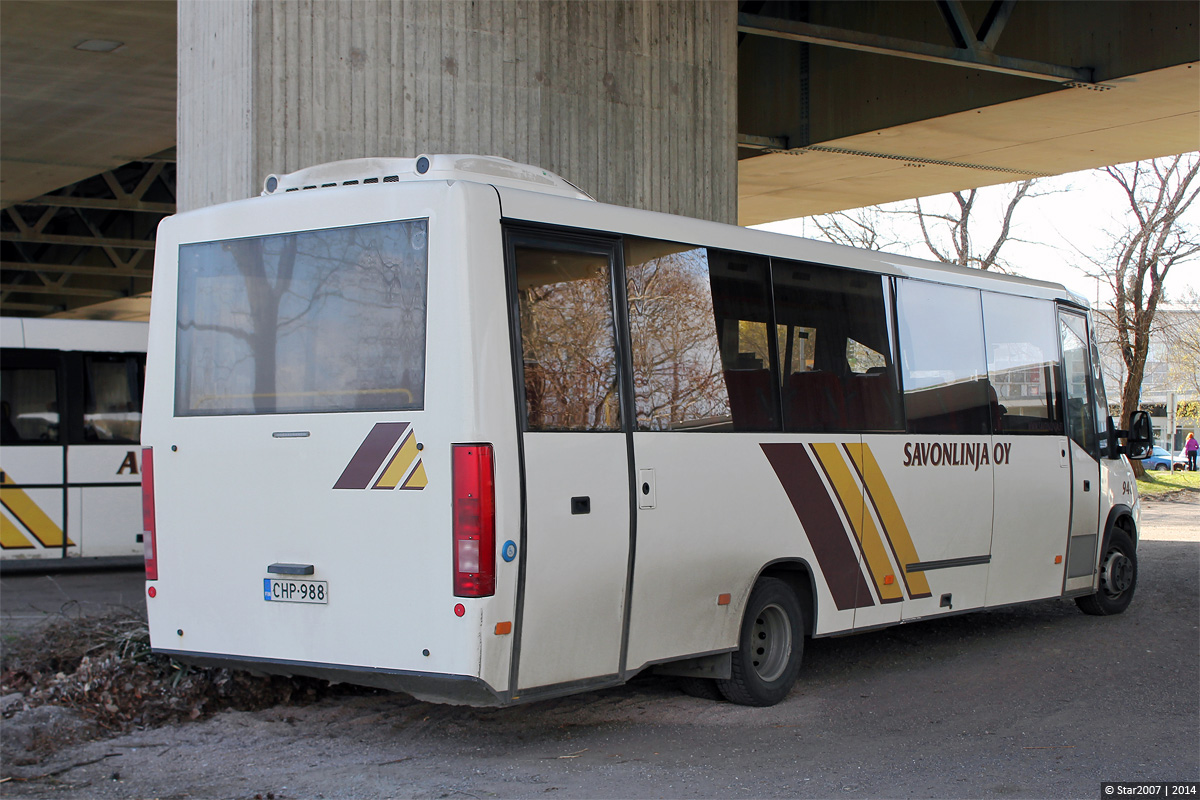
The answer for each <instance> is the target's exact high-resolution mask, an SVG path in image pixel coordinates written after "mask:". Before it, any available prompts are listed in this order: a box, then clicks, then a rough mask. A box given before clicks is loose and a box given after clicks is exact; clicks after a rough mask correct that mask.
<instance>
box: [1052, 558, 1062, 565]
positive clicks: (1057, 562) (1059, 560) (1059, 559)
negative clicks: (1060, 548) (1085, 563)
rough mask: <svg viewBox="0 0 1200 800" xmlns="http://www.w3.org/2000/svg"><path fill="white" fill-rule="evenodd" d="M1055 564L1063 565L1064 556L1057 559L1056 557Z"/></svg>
mask: <svg viewBox="0 0 1200 800" xmlns="http://www.w3.org/2000/svg"><path fill="white" fill-rule="evenodd" d="M1054 563H1055V564H1061V563H1062V556H1055V557H1054Z"/></svg>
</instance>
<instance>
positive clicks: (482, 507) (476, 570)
mask: <svg viewBox="0 0 1200 800" xmlns="http://www.w3.org/2000/svg"><path fill="white" fill-rule="evenodd" d="M451 450H452V458H451V462H452V469H453V473H454V596H455V597H490V596H492V595H493V594H495V593H496V482H495V478H494V475H493V471H492V469H493V466H492V446H491V445H490V444H456V445H453V446H452V449H451ZM147 563H149V561H147Z"/></svg>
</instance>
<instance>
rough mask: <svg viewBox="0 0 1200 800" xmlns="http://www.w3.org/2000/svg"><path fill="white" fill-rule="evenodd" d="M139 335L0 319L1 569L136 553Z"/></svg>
mask: <svg viewBox="0 0 1200 800" xmlns="http://www.w3.org/2000/svg"><path fill="white" fill-rule="evenodd" d="M148 330H149V326H148V325H147V324H146V323H144V322H106V321H93V320H72V319H21V318H17V317H3V318H0V347H2V349H0V482H2V484H3V485H2V486H0V507H2V508H0V515H2V516H0V525H2V527H0V558H2V559H4V562H5V563H6V565H7V564H11V563H15V562H17V561H23V562H29V561H38V562H44V563H51V562H54V561H59V560H61V559H64V558H86V559H91V558H112V557H125V558H136V557H137V556H140V555H142V553H143V542H142V523H141V490H140V489H139V486H140V484H141V474H140V462H141V445H140V443H139V441H140V439H139V437H140V429H141V418H142V384H143V379H144V373H145V366H146V337H147V335H148ZM92 563H94V562H92ZM133 563H135V564H136V563H137V562H136V561H134V562H133Z"/></svg>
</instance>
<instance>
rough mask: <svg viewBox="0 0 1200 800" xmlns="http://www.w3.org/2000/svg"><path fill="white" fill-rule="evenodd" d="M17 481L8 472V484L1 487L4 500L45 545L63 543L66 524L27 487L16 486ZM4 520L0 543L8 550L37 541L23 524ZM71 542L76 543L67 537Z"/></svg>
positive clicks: (25, 547) (18, 548)
mask: <svg viewBox="0 0 1200 800" xmlns="http://www.w3.org/2000/svg"><path fill="white" fill-rule="evenodd" d="M15 483H16V481H14V480H13V479H12V476H11V475H9V474H8V473H7V472H5V473H4V480H3V484H4V485H3V487H0V504H3V505H4V508H5V509H7V510H8V513H10V514H12V515H13V516H14V517H16V519H17V522H20V523H21V524H22V525H24V526H25V529H26V530H28V531H29V532H30V533H31V534H33V538H35V539H37V540H38V542H39V543H40V544H41V545H42V547H62V546H63V532H62V528H60V527H58V525H57V524H56V523H55V522H54V520H52V519H50V517H48V516H46V512H44V511H42V509H41V508H40V507H39V506H38V504H37V503H35V502H33V499H32V498H30V496H29V495H27V494H25V490H24V489H19V488H17V487H16V486H14V484H15ZM3 520H4V522H3V524H0V547H3V548H4V549H5V550H27V549H30V548H32V547H33V542H31V541H29V538H28V537H26V536H25V534H24V533H23V532H22V531H21V529H20V528H19V527H17V526H16V525H15V524H14V523H12V522H10V521H9V519H8V518H7V517H4V518H3ZM67 546H68V547H74V546H75V543H74V542H72V541H71V540H70V539H67Z"/></svg>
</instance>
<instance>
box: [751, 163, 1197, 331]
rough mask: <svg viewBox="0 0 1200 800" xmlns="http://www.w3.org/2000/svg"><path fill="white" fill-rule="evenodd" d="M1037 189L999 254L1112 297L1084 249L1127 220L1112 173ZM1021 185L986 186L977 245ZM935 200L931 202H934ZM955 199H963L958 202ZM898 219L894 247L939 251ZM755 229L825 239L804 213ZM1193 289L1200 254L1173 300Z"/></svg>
mask: <svg viewBox="0 0 1200 800" xmlns="http://www.w3.org/2000/svg"><path fill="white" fill-rule="evenodd" d="M1033 191H1034V192H1035V193H1038V194H1039V195H1041V196H1037V197H1026V198H1025V199H1024V200H1022V201H1021V203H1020V204H1018V206H1017V210H1016V212H1015V214H1014V217H1013V225H1012V231H1011V234H1010V235H1011V236H1013V237H1016V238H1017V239H1021V240H1023V241H1009V242H1008V243H1006V244H1005V245H1004V247H1003V249H1002V250H1001V251H1000V258H1001V259H1002V260H1003V261H1005V262H1007V264H1008V265H1009V266H1010V267H1011V269H1010V271H1012V272H1015V273H1017V274H1020V275H1024V276H1026V277H1029V278H1038V279H1041V280H1048V281H1054V282H1056V283H1062V284H1064V285H1065V286H1067V288H1069V289H1071V290H1073V291H1075V292H1076V293H1078V294H1080V295H1083V296H1084V297H1086V298H1088V300H1089V301H1090V302H1091V304H1092V305H1093V307H1095V305H1096V302H1097V299H1099V301H1100V302H1101V303H1102V304H1103V303H1105V302H1107V301H1108V300H1110V299H1111V297H1112V291H1111V289H1109V288H1107V286H1106V285H1104V284H1103V283H1098V282H1097V281H1096V280H1094V279H1092V278H1089V277H1087V275H1086V273H1085V272H1084V269H1085V268H1089V269H1092V270H1094V269H1095V267H1094V266H1092V265H1091V264H1090V263H1089V262H1088V259H1087V257H1086V256H1085V255H1084V254H1090V255H1092V256H1094V257H1100V256H1101V254H1102V253H1103V252H1104V251H1105V250H1106V249H1107V247H1108V246H1109V245H1110V243H1111V241H1112V236H1113V234H1115V233H1118V232H1120V231H1122V230H1123V229H1125V228H1127V227H1128V223H1127V222H1126V221H1125V219H1126V218H1127V217H1128V215H1129V210H1128V209H1129V206H1128V201H1127V199H1126V197H1125V192H1124V190H1123V189H1122V188H1121V187H1120V186H1119V185H1118V184H1117V183H1116V181H1114V180H1113V179H1112V178H1111V177H1109V176H1108V175H1106V174H1105V173H1103V172H1101V171H1099V170H1088V171H1085V172H1074V173H1070V174H1067V175H1061V176H1058V177H1054V178H1045V179H1042V180H1040V181H1038V182H1037V183H1035V184H1034V189H1033ZM1013 192H1014V186H1013V185H1012V184H1008V185H1002V186H991V187H985V188H983V189H981V190H980V192H979V196H978V198H977V200H976V206H975V209H974V210H973V213H972V217H975V216H976V215H978V216H979V225H980V227H979V228H978V231H979V232H978V234H976V233H975V232H974V231H975V229H974V227H973V229H972V236H974V237H975V241H976V243H977V244H976V246H977V248H979V249H982V248H985V247H989V246H990V245H991V243H992V242H993V241H994V240H995V236H996V233H997V232H998V231H999V229H1000V223H1001V221H1002V219H1003V214H1004V208H1005V206H1006V205H1007V203H1008V200H1009V198H1011V197H1012V195H1013ZM927 203H928V204H927ZM939 203H940V204H942V206H941V207H946V205H945V204H947V203H950V204H954V201H953V199H952V197H951V195H938V196H935V197H932V198H928V201H927V200H926V199H925V198H923V199H922V206H923V207H925V208H926V209H927V210H928V209H929V208H937V207H938V204H939ZM954 205H955V206H956V204H954ZM905 207H907V208H913V207H914V204H913V201H911V200H908V201H903V202H900V203H890V204H887V205H884V206H881V207H880V208H881V209H884V210H889V209H891V210H895V209H900V208H905ZM886 219H890V220H895V222H896V224H895V227H894V228H893V230H892V235H893V236H894V237H895V238H896V239H898V240H899V241H900V244H899V245H898V246H897V247H894V248H893V247H889V248H887V249H889V250H893V251H895V252H899V253H903V254H905V255H910V256H915V257H917V258H926V259H928V258H932V257H933V256H932V254H931V253H930V252H929V250H928V248H927V247H926V246H925V242H924V241H923V239H922V237H921V231H920V228H919V227H917V224H916V221H915V219H914V218H912V217H910V216H907V215H896V216H887V217H886ZM1185 221H1186V222H1185V224H1188V225H1191V226H1192V227H1194V228H1197V229H1200V200H1198V201H1197V202H1196V203H1194V204H1193V205H1192V207H1191V208H1190V209H1189V210H1188V212H1187V214H1186V215H1185ZM754 227H756V228H761V229H763V230H770V231H775V232H777V233H788V234H793V235H797V236H807V237H809V238H813V239H820V238H822V236H821V233H820V231H819V230H817V228H816V226H815V225H814V224H813V223H812V222H811V221H810V220H805V219H792V220H783V221H780V222H772V223H767V224H765V225H756V226H754ZM1188 289H1191V290H1193V291H1196V292H1198V293H1200V259H1194V260H1193V261H1191V262H1190V263H1186V264H1177V265H1176V266H1174V267H1172V268H1171V272H1170V273H1169V274H1168V275H1167V281H1166V291H1167V296H1168V299H1170V298H1172V297H1178V296H1180V295H1181V293H1183V292H1185V291H1187V290H1188Z"/></svg>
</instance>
